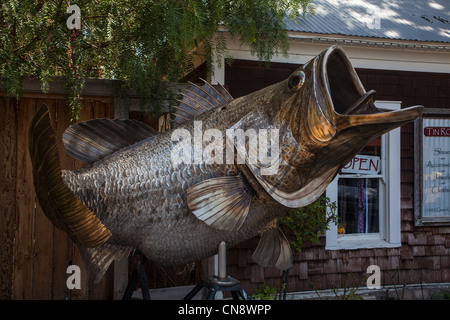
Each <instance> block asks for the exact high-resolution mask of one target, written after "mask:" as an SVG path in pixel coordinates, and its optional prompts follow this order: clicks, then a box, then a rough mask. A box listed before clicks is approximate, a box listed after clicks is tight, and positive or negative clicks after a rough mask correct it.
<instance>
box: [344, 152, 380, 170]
mask: <svg viewBox="0 0 450 320" xmlns="http://www.w3.org/2000/svg"><path fill="white" fill-rule="evenodd" d="M380 171H381V160H380V157H376V156H366V155H361V154H357V155H356V156H355V157H354V158H353V159H352V160H351V161H350V162H349V163H347V164H346V165H345V166H344V167H343V168H342V173H359V174H378V173H379V172H380Z"/></svg>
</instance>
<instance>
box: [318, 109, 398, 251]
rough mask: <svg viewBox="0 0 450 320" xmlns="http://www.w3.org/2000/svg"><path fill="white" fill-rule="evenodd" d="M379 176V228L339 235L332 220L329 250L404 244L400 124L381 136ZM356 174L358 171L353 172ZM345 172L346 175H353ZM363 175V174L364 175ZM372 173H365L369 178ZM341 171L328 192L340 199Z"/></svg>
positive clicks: (386, 246)
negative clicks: (402, 234) (401, 220)
mask: <svg viewBox="0 0 450 320" xmlns="http://www.w3.org/2000/svg"><path fill="white" fill-rule="evenodd" d="M375 105H376V106H377V107H378V108H380V109H385V110H392V111H394V110H400V109H401V101H376V102H375ZM381 157H382V159H381V166H382V173H381V177H380V176H377V177H378V178H379V179H380V191H379V194H380V197H381V198H380V206H379V208H380V228H379V230H380V232H379V233H359V234H345V235H338V231H337V229H338V225H337V224H335V223H330V225H329V229H328V230H327V231H326V235H325V236H326V244H325V249H326V250H341V249H365V248H395V247H400V246H401V222H400V210H401V206H400V200H401V199H400V128H396V129H394V130H391V131H389V132H388V133H386V134H384V135H382V136H381ZM351 176H353V177H357V175H351ZM351 176H350V175H346V178H350V177H351ZM361 177H362V176H361ZM368 177H371V176H364V178H368ZM338 179H339V174H338V175H337V176H336V177H335V179H334V180H333V181H332V182H331V183H330V184H329V186H328V188H327V189H326V195H327V197H328V198H330V200H331V201H332V202H333V201H336V203H337V200H338V190H337V189H338Z"/></svg>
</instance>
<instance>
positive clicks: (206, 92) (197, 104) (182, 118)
mask: <svg viewBox="0 0 450 320" xmlns="http://www.w3.org/2000/svg"><path fill="white" fill-rule="evenodd" d="M202 81H203V82H204V84H203V85H202V86H199V85H196V84H194V83H190V85H191V86H190V87H189V88H188V89H185V90H184V91H183V99H182V100H178V101H179V102H180V104H179V105H178V106H176V107H175V109H176V112H175V114H174V115H175V118H174V119H173V123H174V125H175V126H178V125H180V124H182V123H184V122H187V121H189V120H191V119H193V118H194V117H196V116H198V115H201V114H202V113H203V112H206V111H208V110H212V109H215V108H218V107H220V106H221V105H224V104H227V103H229V102H231V101H233V97H232V96H231V95H230V93H229V92H228V91H227V90H226V89H225V88H224V87H223V86H222V85H217V86H212V85H211V84H210V83H208V82H206V81H205V80H203V79H202Z"/></svg>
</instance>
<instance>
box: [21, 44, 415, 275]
mask: <svg viewBox="0 0 450 320" xmlns="http://www.w3.org/2000/svg"><path fill="white" fill-rule="evenodd" d="M374 94H375V92H374V91H368V92H366V90H365V89H364V87H363V85H362V84H361V82H360V80H359V78H358V76H357V74H356V72H355V70H354V69H353V67H352V66H351V63H350V61H349V59H348V57H347V56H346V54H345V52H344V51H343V49H342V48H340V47H338V46H333V47H330V48H329V49H327V50H325V51H324V52H322V53H321V54H319V55H318V56H317V57H315V58H313V59H312V60H310V61H309V62H308V63H306V64H305V65H303V66H302V67H300V68H299V69H298V70H296V71H295V72H294V73H292V75H291V76H290V77H289V78H288V79H286V80H285V81H282V82H279V83H277V84H274V85H272V86H269V87H267V88H264V89H262V90H260V91H257V92H255V93H252V94H249V95H247V96H244V97H241V98H237V99H233V98H232V97H231V96H230V94H229V93H228V92H227V91H226V90H225V89H224V88H223V87H221V86H219V87H218V88H215V87H213V86H211V85H210V84H208V83H206V82H205V84H204V85H203V86H197V85H192V86H191V87H190V89H188V90H186V92H185V93H184V98H183V99H182V100H181V101H180V104H179V106H177V111H176V113H175V118H174V122H173V123H174V125H175V127H174V129H172V130H170V131H166V132H161V133H159V132H156V131H155V130H153V129H151V128H150V127H148V126H147V125H145V124H142V123H140V122H138V121H134V120H111V119H94V120H89V121H86V122H82V123H78V124H75V125H72V126H70V127H69V128H68V129H67V130H66V132H65V133H64V136H63V142H64V144H65V147H66V152H67V154H69V155H71V156H73V157H75V158H77V159H80V160H83V161H85V162H87V163H89V164H91V165H90V166H88V167H85V168H82V169H79V170H74V171H65V170H61V168H60V164H59V155H58V152H57V148H56V143H55V133H54V131H53V129H52V127H51V125H50V120H49V112H48V110H47V108H46V106H43V107H42V108H41V109H40V110H39V111H38V112H37V114H36V115H35V117H34V119H33V121H32V123H31V127H30V132H29V135H30V139H29V141H30V144H29V149H30V156H31V159H32V163H33V175H34V182H35V187H36V194H37V197H38V199H39V202H40V205H41V206H42V208H43V210H44V212H45V214H46V215H47V216H48V218H49V219H50V220H51V221H52V222H53V224H54V225H55V226H56V227H58V228H60V229H62V230H64V231H66V232H67V233H68V234H69V235H70V237H71V239H72V240H73V241H74V242H75V243H77V244H78V245H79V248H80V252H81V255H82V257H83V260H84V263H85V265H86V269H87V271H88V273H89V274H90V276H91V278H93V279H94V280H96V281H99V280H100V279H101V277H102V275H103V274H104V272H105V271H106V270H107V269H108V266H109V265H110V263H111V262H112V261H113V260H114V259H119V258H121V257H122V256H123V255H124V254H127V253H128V252H130V250H132V249H133V248H138V249H139V250H140V251H141V252H142V253H143V254H145V256H146V257H147V258H148V259H149V260H152V261H154V262H156V263H159V264H161V265H180V264H187V263H190V262H194V261H199V260H201V259H204V258H207V257H209V256H211V255H214V254H215V253H217V247H218V244H219V243H220V242H221V241H225V242H226V243H227V245H228V246H234V245H237V244H239V243H240V242H242V241H244V240H246V239H249V238H251V237H254V236H257V235H258V234H261V239H260V242H259V244H258V246H257V248H256V250H255V252H254V254H253V259H254V260H255V261H256V262H257V263H259V264H261V265H263V266H274V267H277V268H279V269H287V268H289V267H290V266H291V264H292V262H291V249H290V246H289V243H288V241H287V240H286V237H285V236H284V235H283V233H282V232H281V230H280V229H279V228H278V226H277V219H278V218H280V217H281V216H283V215H285V214H286V213H287V212H288V211H289V210H290V208H297V207H302V206H306V205H308V204H310V203H312V202H313V201H315V200H316V199H317V198H318V197H319V196H320V195H321V194H322V193H323V192H324V191H325V189H326V187H327V185H328V184H329V183H330V182H331V181H332V180H333V178H334V177H335V176H336V174H337V173H338V172H339V171H340V169H341V168H342V167H343V166H344V165H345V164H347V163H348V162H349V161H350V160H351V159H352V158H353V156H354V155H355V154H356V153H357V152H358V151H359V150H360V149H361V148H363V147H364V146H365V145H366V144H367V143H368V142H370V141H371V140H372V139H374V138H376V137H377V136H379V135H381V134H383V133H385V132H388V131H389V130H391V129H393V128H396V127H399V126H401V125H402V124H404V123H407V122H410V121H413V120H415V119H416V118H418V117H420V116H421V113H422V108H423V107H422V106H416V107H411V108H407V109H403V110H399V111H394V112H383V111H382V110H380V109H377V108H376V107H375V105H374ZM199 129H200V130H203V132H205V133H206V131H207V130H209V129H211V130H215V131H212V132H213V133H214V134H213V135H212V136H214V138H212V136H210V137H209V138H208V137H206V134H205V135H204V136H201V137H200V140H199V141H200V142H199V141H198V140H197V141H194V142H192V139H190V138H191V137H194V139H193V140H195V137H196V135H198V130H199ZM230 130H234V131H230ZM252 130H255V132H263V131H264V130H266V131H265V133H266V134H265V135H262V136H263V137H265V139H266V141H265V142H264V141H263V140H264V139H260V140H258V141H259V143H260V144H264V143H265V146H266V147H267V148H266V149H267V150H266V151H267V152H266V156H268V157H269V155H270V157H271V159H272V160H275V162H273V161H272V162H270V163H268V162H267V161H262V160H261V159H260V158H259V157H257V156H255V155H253V158H252V156H251V154H247V155H246V154H243V151H242V150H244V151H245V150H250V149H251V145H250V144H251V141H250V140H251V139H250V138H248V137H247V139H245V138H244V140H239V139H238V138H237V137H236V136H233V135H232V133H233V132H234V133H236V132H240V133H242V132H243V133H247V135H250V134H249V133H251V132H253V131H252ZM210 132H211V131H210ZM175 133H182V134H184V137H185V138H184V140H183V139H180V137H181V136H182V135H176V136H175V138H174V134H175ZM273 133H276V135H275V134H273ZM186 137H187V138H186ZM275 140H276V141H275ZM182 142H184V143H186V142H189V143H190V144H184V145H181V143H182ZM269 142H270V143H269ZM180 146H181V148H179V150H178V151H180V150H181V151H180V152H178V151H177V152H178V153H177V152H174V148H177V147H180ZM186 146H188V149H186ZM217 146H221V147H222V148H223V149H224V151H223V153H221V151H220V149H218V148H216V147H217ZM183 148H184V149H183ZM199 148H200V153H198V151H199V150H198V149H199ZM208 148H210V149H208ZM260 148H261V149H263V148H262V147H261V146H260ZM183 150H184V151H183ZM202 150H203V153H202ZM206 150H213V151H212V152H210V157H205V156H204V155H205V154H206V152H205V151H206ZM255 150H257V149H255ZM225 151H230V152H231V156H230V154H229V152H225ZM183 152H184V153H183ZM255 152H256V151H254V152H253V153H255ZM263 153H264V152H263ZM174 154H175V155H177V154H178V155H182V154H184V156H185V157H187V159H189V158H190V157H191V156H192V155H194V161H191V162H189V161H184V162H183V161H174ZM196 155H197V157H196ZM217 157H218V158H219V159H220V158H221V157H222V160H223V161H222V162H220V161H211V159H212V158H214V159H215V160H217ZM175 158H176V157H175ZM190 159H191V160H192V157H191V158H190ZM225 159H227V161H225ZM255 159H256V160H255ZM175 160H176V159H175ZM270 169H273V170H270Z"/></svg>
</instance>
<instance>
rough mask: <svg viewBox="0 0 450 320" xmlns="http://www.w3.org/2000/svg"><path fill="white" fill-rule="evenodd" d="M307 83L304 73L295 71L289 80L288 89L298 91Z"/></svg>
mask: <svg viewBox="0 0 450 320" xmlns="http://www.w3.org/2000/svg"><path fill="white" fill-rule="evenodd" d="M304 82H305V73H304V72H303V71H295V72H294V73H293V74H291V76H290V77H289V80H288V88H289V90H292V91H297V90H298V89H300V88H301V86H302V85H303V83H304Z"/></svg>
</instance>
